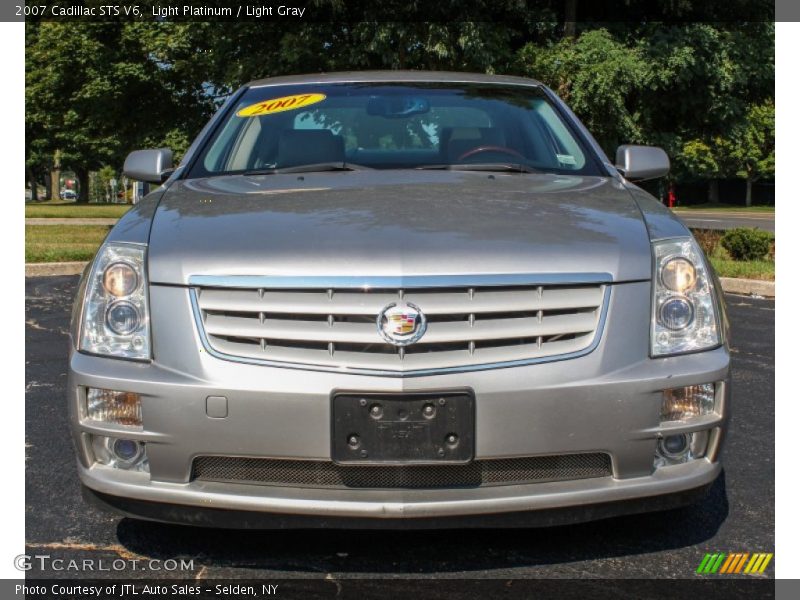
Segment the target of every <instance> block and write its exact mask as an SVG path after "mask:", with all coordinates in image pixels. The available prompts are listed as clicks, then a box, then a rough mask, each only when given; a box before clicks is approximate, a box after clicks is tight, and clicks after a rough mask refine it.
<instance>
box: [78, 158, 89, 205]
mask: <svg viewBox="0 0 800 600" xmlns="http://www.w3.org/2000/svg"><path fill="white" fill-rule="evenodd" d="M75 175H76V176H77V177H78V200H77V202H78V203H79V204H88V202H89V169H85V168H83V167H81V168H79V169H75Z"/></svg>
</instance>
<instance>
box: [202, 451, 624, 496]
mask: <svg viewBox="0 0 800 600" xmlns="http://www.w3.org/2000/svg"><path fill="white" fill-rule="evenodd" d="M610 475H611V459H610V457H609V456H608V455H607V454H601V453H595V454H565V455H561V456H534V457H526V458H506V459H492V460H478V461H473V462H472V463H469V464H466V465H413V466H388V465H387V466H366V465H356V466H340V465H337V464H335V463H333V462H329V461H313V460H278V459H271V458H242V457H231V456H200V457H197V458H196V459H195V460H194V464H193V467H192V479H193V480H196V481H226V482H235V483H250V484H258V485H275V486H289V487H316V488H362V489H366V488H371V489H397V488H408V489H437V488H461V487H483V486H496V485H520V484H526V483H541V482H545V481H568V480H572V479H589V478H591V477H608V476H610Z"/></svg>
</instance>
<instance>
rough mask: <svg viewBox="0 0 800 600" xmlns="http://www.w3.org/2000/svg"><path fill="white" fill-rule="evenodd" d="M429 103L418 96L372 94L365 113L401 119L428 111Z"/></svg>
mask: <svg viewBox="0 0 800 600" xmlns="http://www.w3.org/2000/svg"><path fill="white" fill-rule="evenodd" d="M430 109H431V104H430V102H428V100H427V99H426V98H420V97H418V96H372V97H370V99H369V100H367V114H368V115H371V116H373V117H385V118H387V119H403V118H406V117H412V116H414V115H422V114H425V113H427V112H428V111H430Z"/></svg>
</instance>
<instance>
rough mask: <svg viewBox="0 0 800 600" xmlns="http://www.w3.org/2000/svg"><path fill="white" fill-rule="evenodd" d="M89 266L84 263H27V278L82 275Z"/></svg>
mask: <svg viewBox="0 0 800 600" xmlns="http://www.w3.org/2000/svg"><path fill="white" fill-rule="evenodd" d="M87 264H89V263H88V262H86V261H83V262H51V263H26V264H25V277H50V276H54V275H80V274H81V273H83V269H84V268H86V265H87Z"/></svg>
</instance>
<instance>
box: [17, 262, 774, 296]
mask: <svg viewBox="0 0 800 600" xmlns="http://www.w3.org/2000/svg"><path fill="white" fill-rule="evenodd" d="M87 264H88V263H87V262H62V263H28V264H26V265H25V277H49V276H54V275H80V274H81V273H83V269H84V268H85V267H86V265H87ZM719 280H720V283H721V284H722V290H723V291H725V292H728V293H730V294H743V295H745V296H767V297H769V298H774V297H775V282H774V281H762V280H760V279H736V278H733V277H720V278H719Z"/></svg>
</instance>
